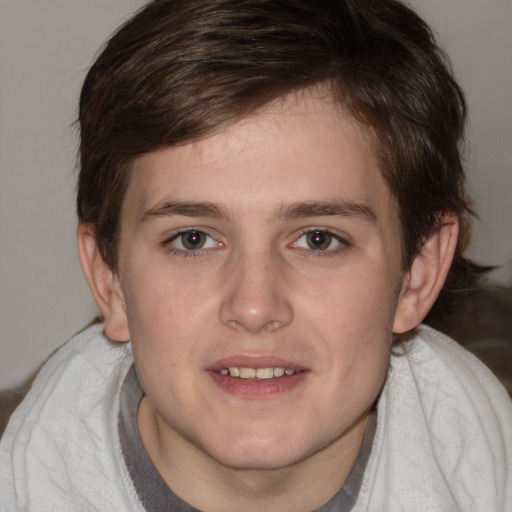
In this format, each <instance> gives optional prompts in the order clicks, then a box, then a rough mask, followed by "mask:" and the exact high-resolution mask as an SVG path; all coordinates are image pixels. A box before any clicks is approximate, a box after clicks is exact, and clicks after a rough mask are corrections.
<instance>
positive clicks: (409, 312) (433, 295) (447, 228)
mask: <svg viewBox="0 0 512 512" xmlns="http://www.w3.org/2000/svg"><path fill="white" fill-rule="evenodd" d="M458 234H459V224H458V221H457V219H456V217H455V216H453V215H445V216H443V218H442V219H441V224H440V227H439V228H438V229H437V230H436V231H435V232H434V233H432V235H431V236H430V237H429V238H428V239H427V240H426V241H425V243H424V244H423V246H422V247H421V249H420V252H419V253H418V255H417V256H416V257H415V258H414V261H413V263H412V265H411V268H410V269H409V271H408V272H407V273H406V275H405V277H404V281H403V283H402V288H401V291H400V296H399V298H398V305H397V309H396V312H395V319H394V323H393V332H394V333H396V334H399V333H403V332H406V331H409V330H411V329H414V328H415V327H417V326H418V325H419V324H420V323H421V322H422V321H423V319H424V318H425V317H426V316H427V314H428V312H429V311H430V308H431V307H432V306H433V305H434V302H435V301H436V299H437V297H438V295H439V292H440V291H441V288H442V287H443V284H444V282H445V280H446V276H447V275H448V271H449V270H450V266H451V264H452V260H453V255H454V253H455V248H456V247H457V239H458Z"/></svg>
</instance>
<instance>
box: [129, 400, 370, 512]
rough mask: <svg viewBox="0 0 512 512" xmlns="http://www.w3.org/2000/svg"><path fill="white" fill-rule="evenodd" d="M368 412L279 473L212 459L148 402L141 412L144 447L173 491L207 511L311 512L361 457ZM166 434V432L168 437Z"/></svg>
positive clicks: (324, 499) (328, 496)
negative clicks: (160, 415) (232, 465)
mask: <svg viewBox="0 0 512 512" xmlns="http://www.w3.org/2000/svg"><path fill="white" fill-rule="evenodd" d="M368 416H369V411H366V412H365V413H364V414H363V415H362V416H361V417H360V418H359V419H358V420H357V421H356V422H355V423H354V424H353V425H352V426H351V427H350V428H349V429H348V430H346V431H345V432H343V433H342V434H341V435H340V436H339V437H338V438H336V439H335V440H334V441H332V442H331V443H330V444H329V445H328V446H325V447H324V448H322V449H321V450H319V451H317V452H315V453H313V454H309V455H307V456H306V457H305V458H303V459H302V460H300V461H298V462H295V463H294V464H291V465H288V466H286V467H282V468H279V469H241V468H233V467H229V466H226V465H224V464H222V463H220V462H218V461H216V460H215V459H213V458H211V457H209V456H208V455H207V454H205V453H204V452H203V451H202V450H201V449H200V448H198V447H197V446H195V445H194V444H193V443H190V442H189V441H188V440H186V439H184V438H183V437H182V436H180V435H179V434H178V433H176V432H174V431H172V430H171V431H169V426H168V425H167V424H165V422H163V420H162V419H161V418H160V417H159V416H158V415H157V414H156V412H155V411H154V409H153V407H152V406H151V404H150V403H149V401H148V400H147V399H146V398H144V399H143V400H142V402H141V405H140V408H139V414H138V424H139V432H140V436H141V439H142V442H143V444H144V447H145V449H146V451H147V453H148V455H149V457H150V459H151V460H152V462H153V464H154V465H155V467H156V469H157V470H158V472H159V473H160V475H161V476H162V478H163V480H164V481H165V482H166V484H167V485H168V486H169V487H170V488H172V490H173V492H174V493H176V494H177V495H178V496H180V497H181V498H182V499H183V500H185V501H186V502H188V503H189V504H190V505H192V506H194V507H196V508H198V509H200V510H203V511H205V512H231V511H235V510H236V511H238V510H240V509H241V508H242V509H243V510H246V511H249V512H252V511H254V512H256V511H257V512H259V511H260V510H261V509H262V507H263V508H264V509H265V510H268V511H269V512H273V511H274V510H275V511H279V512H286V511H294V512H297V511H310V510H314V509H315V508H318V507H320V506H321V505H323V504H324V503H326V502H328V501H329V500H330V499H331V498H332V497H333V496H334V495H335V494H336V493H337V492H338V491H339V490H340V489H341V487H342V486H343V484H344V483H345V481H346V479H347V477H348V476H349V474H350V471H351V469H352V467H353V465H354V462H355V461H356V459H357V456H358V453H359V450H360V447H361V444H362V440H363V434H364V430H365V425H366V421H367V419H368ZM164 432H165V434H164Z"/></svg>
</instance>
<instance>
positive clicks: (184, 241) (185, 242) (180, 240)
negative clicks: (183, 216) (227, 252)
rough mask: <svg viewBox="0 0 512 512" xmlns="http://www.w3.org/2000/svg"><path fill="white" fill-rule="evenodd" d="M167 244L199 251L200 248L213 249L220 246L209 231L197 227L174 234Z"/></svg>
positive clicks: (177, 248) (175, 247) (180, 248)
mask: <svg viewBox="0 0 512 512" xmlns="http://www.w3.org/2000/svg"><path fill="white" fill-rule="evenodd" d="M166 244H168V245H171V246H173V248H174V249H176V250H178V251H186V252H190V251H198V250H200V249H212V248H214V247H216V246H218V242H216V241H215V240H214V239H213V238H212V237H211V236H210V235H208V233H205V232H204V231H199V230H197V229H190V230H187V231H182V232H180V233H178V234H177V235H174V236H173V237H172V238H171V239H170V240H168V241H167V242H166Z"/></svg>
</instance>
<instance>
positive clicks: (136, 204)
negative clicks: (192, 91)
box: [123, 89, 390, 216]
mask: <svg viewBox="0 0 512 512" xmlns="http://www.w3.org/2000/svg"><path fill="white" fill-rule="evenodd" d="M340 199H341V200H347V201H352V202H357V203H360V204H363V205H368V206H369V207H371V208H377V209H382V208H387V207H389V204H390V194H389V191H388V187H387V185H386V183H385V181H384V179H383V178H382V175H381V173H380V170H379V165H378V161H377V158H376V152H375V150H374V147H373V145H372V143H371V139H370V136H369V135H368V134H367V132H366V131H365V129H364V128H363V127H361V125H360V124H359V123H358V122H356V121H355V120H354V119H353V118H351V117H350V116H348V115H347V114H346V113H345V112H344V111H343V110H342V109H341V107H340V106H338V105H337V104H335V102H334V100H333V99H332V96H331V95H330V94H328V93H327V92H325V91H321V90H318V89H309V90H305V91H299V92H295V93H292V94H289V95H287V96H284V97H281V98H279V99H278V100H276V101H274V102H272V103H270V104H269V105H267V106H266V107H265V108H263V109H261V110H259V111H258V112H256V113H255V114H253V115H251V116H248V117H246V118H244V119H242V120H241V121H239V122H237V123H235V124H233V125H230V126H228V127H226V128H223V129H222V130H219V131H218V132H216V133H215V134H213V135H212V136H210V137H209V138H207V139H204V140H201V141H198V142H193V143H190V144H186V145H183V146H179V147H174V148H167V149H164V150H160V151H157V152H154V153H149V154H146V155H144V156H142V157H140V158H138V159H137V160H136V161H135V163H134V166H133V168H132V175H131V179H130V184H129V187H128V191H127V194H126V198H125V205H124V206H125V208H124V210H126V209H129V211H127V212H123V215H124V214H125V213H127V214H128V215H130V216H132V215H139V216H140V215H141V214H142V212H144V211H146V210H147V209H150V208H154V207H155V206H156V205H158V204H159V203H160V202H165V201H169V200H176V201H206V200H208V201H210V202H215V203H219V204H222V205H223V206H225V207H226V208H227V209H233V210H237V209H238V208H242V209H245V210H247V209H250V208H252V209H255V210H260V211H265V209H266V207H267V206H268V211H270V209H271V207H272V208H273V209H274V211H275V208H276V205H277V204H278V203H286V202H307V201H325V200H331V201H338V200H340Z"/></svg>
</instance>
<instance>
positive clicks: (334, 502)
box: [118, 366, 377, 512]
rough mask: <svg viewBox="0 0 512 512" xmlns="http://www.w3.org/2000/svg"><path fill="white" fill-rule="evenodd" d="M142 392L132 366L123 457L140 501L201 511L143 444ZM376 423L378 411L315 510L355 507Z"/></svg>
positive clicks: (164, 509)
mask: <svg viewBox="0 0 512 512" xmlns="http://www.w3.org/2000/svg"><path fill="white" fill-rule="evenodd" d="M143 396H144V391H143V390H142V388H141V387H140V384H139V381H138V379H137V374H136V373H135V367H133V366H132V368H131V369H130V370H129V372H128V374H127V375H126V378H125V380H124V383H123V387H122V389H121V404H120V412H119V424H118V426H119V438H120V441H121V448H122V452H123V456H124V460H125V463H126V466H127V468H128V471H129V473H130V477H131V479H132V481H133V485H134V487H135V489H136V490H137V493H138V495H139V498H140V501H141V503H142V504H143V506H144V508H145V509H146V511H147V512H194V511H196V512H198V509H196V508H194V507H192V506H191V505H189V504H188V503H187V502H186V501H184V500H182V499H181V498H180V497H179V496H177V495H176V494H174V492H173V491H172V489H170V488H169V487H168V486H167V484H166V483H165V482H164V480H163V479H162V477H161V476H160V474H159V473H158V471H157V469H156V468H155V466H154V465H153V463H152V462H151V459H150V458H149V456H148V454H147V452H146V450H145V448H144V446H143V444H142V441H141V439H140V435H139V430H138V427H137V410H138V408H139V404H140V401H141V400H142V398H143ZM376 423H377V421H376V412H373V413H372V414H371V415H370V417H369V418H368V421H367V423H366V430H365V433H364V437H363V443H362V445H361V449H360V451H359V455H358V457H357V460H356V462H355V464H354V467H353V468H352V471H351V472H350V475H349V476H348V478H347V480H346V481H345V484H344V485H343V487H342V488H341V489H340V490H339V491H338V492H337V493H336V495H335V496H333V498H332V499H330V500H329V501H328V502H327V503H325V504H324V505H322V506H321V507H320V508H317V509H316V510H315V511H313V512H348V511H350V510H352V507H353V506H354V504H355V502H356V500H357V495H358V494H359V489H360V487H361V483H362V481H363V475H364V470H365V468H366V463H367V462H368V458H369V456H370V452H371V448H372V443H373V436H374V434H375V426H376Z"/></svg>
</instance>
